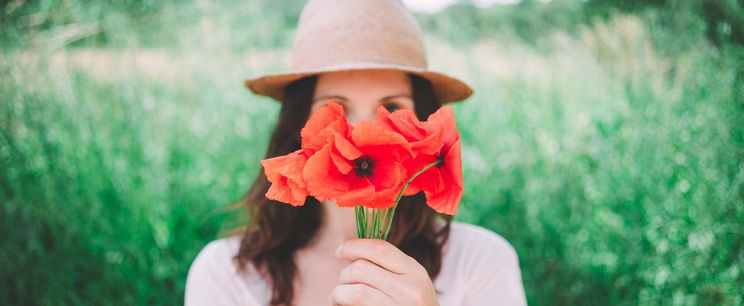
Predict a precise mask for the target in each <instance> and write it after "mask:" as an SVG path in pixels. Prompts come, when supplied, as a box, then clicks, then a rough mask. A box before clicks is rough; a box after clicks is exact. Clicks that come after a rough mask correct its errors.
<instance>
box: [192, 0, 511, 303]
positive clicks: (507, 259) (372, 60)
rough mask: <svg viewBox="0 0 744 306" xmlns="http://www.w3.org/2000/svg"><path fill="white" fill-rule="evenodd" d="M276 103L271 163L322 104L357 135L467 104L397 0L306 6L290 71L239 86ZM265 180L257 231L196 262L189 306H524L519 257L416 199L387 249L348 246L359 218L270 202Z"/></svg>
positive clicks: (409, 201)
mask: <svg viewBox="0 0 744 306" xmlns="http://www.w3.org/2000/svg"><path fill="white" fill-rule="evenodd" d="M246 85H247V86H248V88H250V89H251V90H252V91H253V92H255V93H257V94H261V95H265V96H269V97H272V98H274V99H276V100H279V101H281V102H282V108H281V111H280V114H279V120H278V122H277V126H276V129H275V131H274V133H273V135H272V138H271V142H270V144H269V149H268V152H267V155H266V157H267V158H269V157H274V156H279V155H284V154H287V153H289V152H292V151H295V150H297V149H299V147H300V130H301V128H302V127H303V126H304V124H305V122H306V121H307V119H308V117H309V116H310V115H311V114H312V113H313V112H314V111H316V110H317V109H319V108H321V107H322V106H324V105H326V104H327V103H328V102H329V101H335V102H337V103H339V104H341V105H342V106H343V107H344V111H345V113H346V116H347V119H348V120H349V122H350V123H351V124H352V125H353V124H356V123H358V122H360V121H362V120H374V118H375V111H376V109H377V108H378V107H379V106H384V107H386V108H387V109H388V110H389V111H395V110H398V109H411V110H414V111H415V113H416V115H417V116H418V117H419V119H421V120H425V119H426V118H427V117H428V115H429V114H431V113H433V112H435V111H436V110H437V109H438V108H439V107H440V102H441V103H446V102H452V101H458V100H462V99H464V98H467V97H468V96H469V95H470V94H471V93H472V91H471V90H470V88H469V87H468V86H467V85H465V84H464V83H462V82H461V81H459V80H456V79H454V78H451V77H449V76H446V75H444V74H440V73H436V72H432V71H428V70H427V69H426V58H425V55H424V52H423V45H422V43H421V35H420V31H419V29H418V26H417V25H416V23H415V21H414V20H413V18H412V17H411V16H410V14H409V13H407V12H406V10H405V8H404V7H403V5H402V4H401V3H400V2H399V1H398V0H375V1H369V0H344V1H332V0H311V1H310V2H309V3H308V4H307V5H306V6H305V8H304V10H303V13H302V15H301V16H300V22H299V26H298V29H297V33H296V37H295V43H294V48H293V55H292V71H291V72H289V73H282V74H274V75H267V76H263V77H260V78H255V79H251V80H248V81H246ZM268 187H269V183H268V182H267V180H266V177H265V176H264V175H263V174H260V175H259V176H258V177H257V178H256V180H255V182H254V184H253V186H252V187H251V189H250V191H249V192H248V194H247V196H246V197H245V199H244V202H245V205H246V206H247V207H248V209H249V211H250V212H251V216H252V218H253V219H252V223H251V224H250V225H249V226H248V227H247V229H246V230H245V232H244V233H243V234H242V235H241V236H236V237H228V238H224V239H220V240H217V241H214V242H212V243H210V244H209V245H208V246H207V247H205V248H204V249H203V250H202V252H201V253H200V254H199V255H198V256H197V258H196V259H195V260H194V263H193V264H192V266H191V269H190V271H189V276H188V280H187V285H186V297H185V300H186V304H190V305H206V304H208V305H269V304H277V305H278V304H291V305H328V304H332V305H440V304H441V305H523V304H525V297H524V290H523V288H522V283H521V276H520V271H519V265H518V260H517V255H516V253H515V252H514V249H513V248H512V247H511V245H509V243H508V242H506V241H505V240H504V239H503V238H501V237H500V236H499V235H497V234H495V233H493V232H490V231H488V230H486V229H483V228H480V227H477V226H473V225H468V224H463V223H458V222H451V216H446V215H439V214H437V213H436V212H434V211H433V210H431V209H429V208H428V207H427V206H426V204H425V198H424V197H423V195H422V194H418V195H414V196H410V197H405V198H404V199H403V200H402V201H401V202H400V203H399V206H398V209H397V212H396V215H395V218H394V223H393V226H392V229H391V231H390V233H391V237H389V238H388V240H389V241H390V242H386V241H382V240H374V239H355V237H356V227H355V224H354V222H355V221H354V220H355V219H354V210H353V209H352V208H341V207H337V206H336V205H335V204H334V203H332V202H328V203H325V202H324V203H318V201H317V200H315V199H314V198H312V197H308V198H307V199H306V202H305V205H303V206H299V207H293V206H290V205H287V204H283V203H278V202H275V201H270V200H268V199H266V197H265V196H264V194H265V193H266V191H267V189H268Z"/></svg>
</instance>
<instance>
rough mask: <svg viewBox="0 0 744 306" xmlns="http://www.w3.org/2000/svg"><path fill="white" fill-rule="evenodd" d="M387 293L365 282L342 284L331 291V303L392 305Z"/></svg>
mask: <svg viewBox="0 0 744 306" xmlns="http://www.w3.org/2000/svg"><path fill="white" fill-rule="evenodd" d="M390 304H392V300H390V297H389V296H387V295H386V294H384V293H382V292H380V290H377V289H375V288H372V287H370V286H368V285H365V284H341V285H338V286H336V287H335V288H333V292H331V305H334V306H335V305H344V306H346V305H354V306H366V305H370V306H371V305H390Z"/></svg>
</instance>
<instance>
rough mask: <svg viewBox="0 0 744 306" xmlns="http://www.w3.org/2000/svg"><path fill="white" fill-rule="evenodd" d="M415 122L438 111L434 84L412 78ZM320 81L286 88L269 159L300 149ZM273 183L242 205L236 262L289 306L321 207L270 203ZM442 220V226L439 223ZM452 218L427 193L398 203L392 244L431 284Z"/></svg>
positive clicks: (275, 300)
mask: <svg viewBox="0 0 744 306" xmlns="http://www.w3.org/2000/svg"><path fill="white" fill-rule="evenodd" d="M409 79H410V80H411V87H412V91H413V100H414V104H415V112H416V116H417V117H418V118H419V119H420V120H425V119H426V118H428V116H429V115H430V114H432V113H434V112H435V111H436V110H437V109H439V107H440V104H439V102H438V101H437V99H436V96H435V95H434V92H433V90H432V86H431V83H429V81H427V80H426V79H423V78H421V77H419V76H416V75H412V74H409ZM316 82H317V76H311V77H306V78H303V79H300V80H297V81H295V82H293V83H291V84H289V85H288V86H287V87H286V88H285V90H284V91H285V96H284V97H285V98H284V102H283V103H282V107H281V111H280V113H279V120H278V121H277V125H276V128H275V130H274V133H273V134H272V136H271V141H270V143H269V148H268V151H267V152H266V158H270V157H276V156H280V155H285V154H288V153H290V152H293V151H296V150H298V149H300V130H301V129H302V127H303V126H304V125H305V122H306V121H307V119H308V117H309V116H310V106H311V104H312V103H311V101H312V97H313V93H314V91H315V84H316ZM269 185H270V183H269V182H268V181H267V180H266V176H265V175H264V173H263V171H262V172H261V173H259V174H258V176H257V177H256V179H255V181H254V182H253V186H252V187H251V188H250V190H248V192H247V193H246V195H245V196H244V197H243V199H242V200H241V201H240V202H239V203H241V204H242V205H244V206H245V207H246V208H247V209H248V215H249V216H250V218H251V222H250V223H249V224H248V225H247V226H246V228H245V230H244V232H243V234H242V238H241V242H240V249H239V251H238V254H237V255H236V256H235V260H236V261H237V263H238V267H239V269H241V270H244V269H245V267H246V265H247V264H248V263H249V262H253V264H254V265H255V266H256V268H257V270H258V271H261V273H262V274H263V275H264V277H268V279H269V280H270V281H271V283H272V299H271V304H272V305H288V304H289V303H291V301H292V298H293V295H294V291H293V288H292V281H293V279H294V277H295V274H296V271H297V267H296V266H295V263H294V261H293V255H294V252H295V251H297V250H299V249H301V248H302V247H304V246H305V245H306V244H307V243H308V242H309V241H310V240H311V238H313V236H314V235H315V234H316V232H317V230H318V228H319V226H320V224H321V222H323V220H322V211H321V207H320V203H319V202H318V201H317V200H316V199H315V198H313V197H307V199H306V200H305V205H303V206H298V207H294V206H290V205H287V204H284V203H280V202H276V201H272V200H269V199H267V198H266V197H265V196H264V195H265V194H266V191H267V190H268V189H269ZM438 217H441V218H442V219H443V220H444V222H442V223H443V226H442V225H441V224H439V222H438V221H437V218H438ZM451 221H452V216H448V215H440V214H438V213H437V212H435V211H434V210H432V209H431V208H429V207H428V206H427V205H426V199H425V197H424V195H423V193H419V194H416V195H413V196H409V197H404V198H403V199H401V201H400V203H398V208H397V209H396V213H395V218H393V224H392V226H391V229H390V236H389V237H388V241H390V242H391V243H392V244H393V245H395V246H397V247H398V248H399V249H400V250H402V251H403V252H405V253H406V254H408V255H409V256H411V257H413V258H414V259H416V260H417V261H418V262H419V263H420V264H421V265H422V266H423V267H424V268H426V271H427V272H428V274H429V277H431V279H432V280H434V279H435V278H436V276H437V275H438V274H439V271H440V269H441V262H442V247H443V246H444V244H445V243H446V241H447V240H448V239H449V228H450V222H451Z"/></svg>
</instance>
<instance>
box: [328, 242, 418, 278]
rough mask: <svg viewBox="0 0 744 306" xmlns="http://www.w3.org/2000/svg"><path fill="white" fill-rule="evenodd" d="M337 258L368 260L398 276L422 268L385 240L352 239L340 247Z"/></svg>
mask: <svg viewBox="0 0 744 306" xmlns="http://www.w3.org/2000/svg"><path fill="white" fill-rule="evenodd" d="M336 257H338V258H344V259H349V260H357V259H366V260H368V261H370V262H372V263H375V264H376V265H378V266H380V267H382V268H383V269H385V270H388V271H390V272H393V273H397V274H405V273H407V272H409V271H411V269H412V268H413V267H418V266H420V265H419V264H418V262H416V260H414V259H413V258H411V257H409V256H408V255H406V254H405V253H403V252H402V251H401V250H399V249H398V248H396V247H395V246H394V245H392V244H390V243H389V242H387V241H385V240H380V239H351V240H349V241H346V242H345V243H344V244H342V245H341V246H339V248H338V249H337V250H336Z"/></svg>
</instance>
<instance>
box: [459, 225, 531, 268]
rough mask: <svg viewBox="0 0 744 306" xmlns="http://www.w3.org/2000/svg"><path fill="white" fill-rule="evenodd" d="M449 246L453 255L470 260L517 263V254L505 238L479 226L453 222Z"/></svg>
mask: <svg viewBox="0 0 744 306" xmlns="http://www.w3.org/2000/svg"><path fill="white" fill-rule="evenodd" d="M449 244H450V246H449V247H450V250H449V251H450V252H451V253H453V254H456V255H459V256H466V257H469V258H470V259H473V258H472V257H476V258H483V259H484V260H489V261H491V262H493V261H494V260H497V259H498V261H513V262H515V261H517V252H516V251H515V250H514V247H512V245H511V244H510V243H509V242H508V241H506V239H504V237H502V236H501V235H499V234H497V233H495V232H493V231H491V230H489V229H486V228H483V227H480V226H477V225H473V224H468V223H462V222H452V224H451V228H450V237H449Z"/></svg>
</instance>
